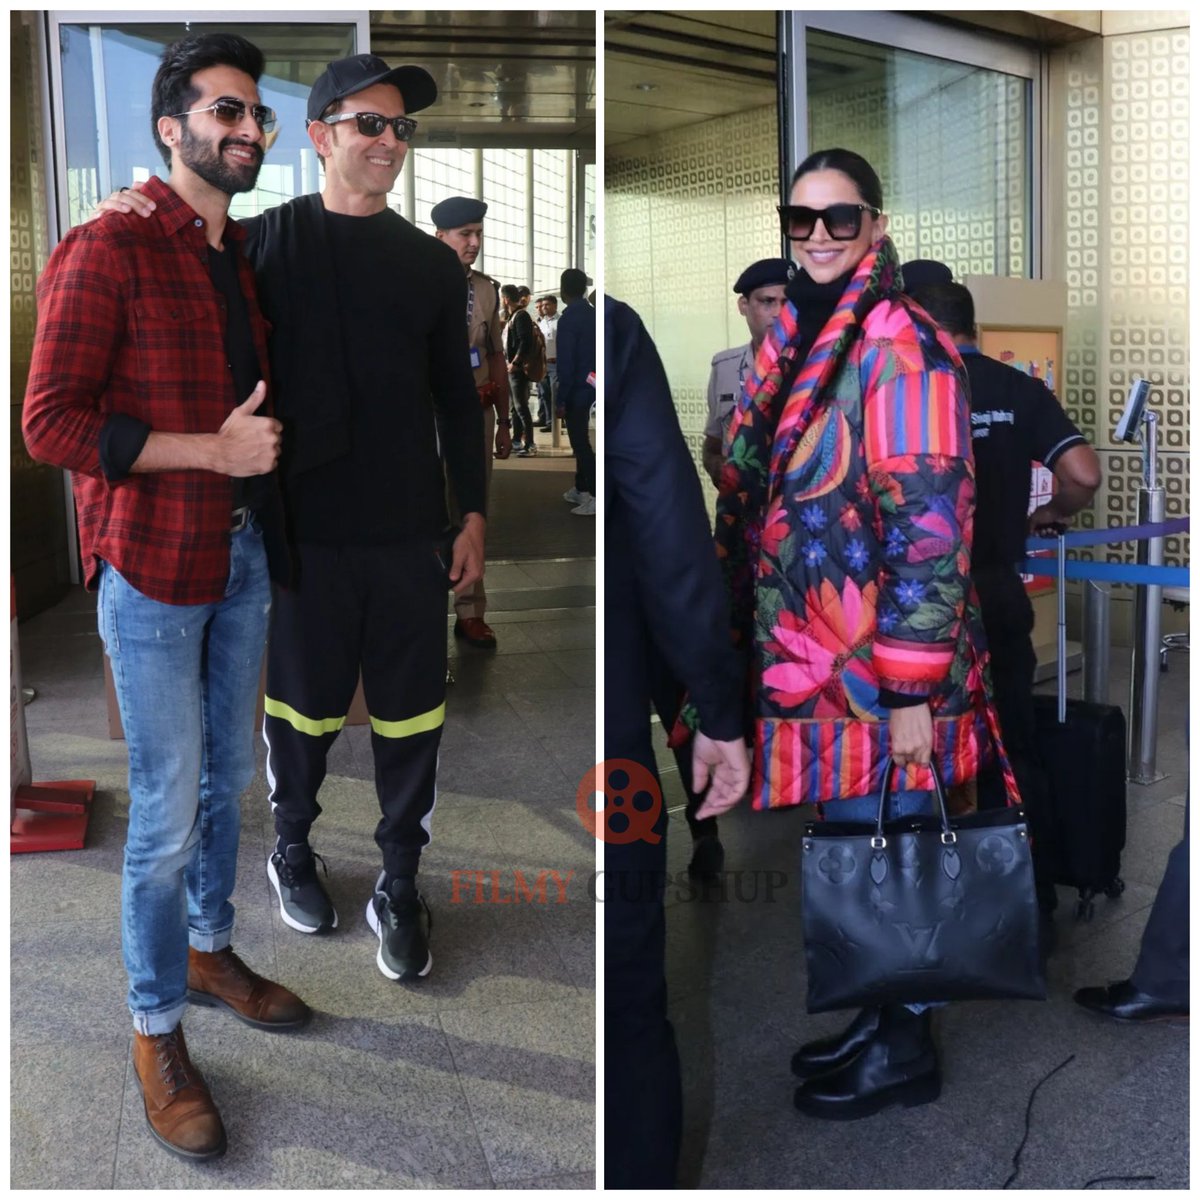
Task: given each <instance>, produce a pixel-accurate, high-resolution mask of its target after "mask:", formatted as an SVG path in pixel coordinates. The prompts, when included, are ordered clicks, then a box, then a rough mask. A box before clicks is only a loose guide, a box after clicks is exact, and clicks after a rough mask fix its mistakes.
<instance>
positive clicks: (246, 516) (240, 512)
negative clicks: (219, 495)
mask: <svg viewBox="0 0 1200 1200" xmlns="http://www.w3.org/2000/svg"><path fill="white" fill-rule="evenodd" d="M253 520H254V509H252V508H251V507H250V506H249V505H248V504H243V505H242V507H241V508H235V509H234V510H233V521H232V523H231V524H230V526H229V532H230V533H241V532H242V530H243V529H245V528H246V526H247V525H249V524H250V522H251V521H253Z"/></svg>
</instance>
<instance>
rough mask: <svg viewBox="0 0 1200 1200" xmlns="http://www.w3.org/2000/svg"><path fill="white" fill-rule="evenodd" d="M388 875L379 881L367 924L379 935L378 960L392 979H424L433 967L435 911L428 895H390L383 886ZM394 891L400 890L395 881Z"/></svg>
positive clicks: (376, 956)
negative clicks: (431, 941) (431, 935)
mask: <svg viewBox="0 0 1200 1200" xmlns="http://www.w3.org/2000/svg"><path fill="white" fill-rule="evenodd" d="M383 885H384V876H383V875H382V874H380V876H379V880H378V882H377V883H376V884H375V894H374V895H373V896H372V897H371V902H370V903H369V904H368V905H367V924H368V925H370V926H371V929H372V931H373V932H374V933H375V935H376V936H377V937H378V938H379V953H378V954H376V955H375V962H376V963H377V964H378V965H379V969H380V970H381V971H382V972H383V973H384V974H385V975H386V976H387V977H388V978H389V979H401V980H412V979H420V978H424V977H425V976H426V975H428V974H429V971H430V968H431V967H432V966H433V955H432V954H430V952H429V931H430V930H431V929H432V928H433V914H432V913H431V912H430V911H429V905H428V904H426V903H425V897H424V896H422V895H421V893H420V892H417V891H415V890H414V891H412V892H411V893H410V895H409V896H390V895H388V893H387V892H384V891H381V890H380V889H381V888H382V887H383ZM392 890H393V892H394V893H396V892H399V890H400V889H398V888H397V887H396V886H395V885H394V884H393V887H392Z"/></svg>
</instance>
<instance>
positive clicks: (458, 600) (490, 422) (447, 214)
mask: <svg viewBox="0 0 1200 1200" xmlns="http://www.w3.org/2000/svg"><path fill="white" fill-rule="evenodd" d="M487 207H488V206H487V205H486V204H485V203H484V202H483V201H482V200H476V199H475V198H474V197H472V196H450V197H449V198H448V199H445V200H442V201H441V202H440V203H438V204H435V205H434V206H433V209H432V210H431V212H430V214H429V215H430V217H431V219H432V220H433V224H434V226H435V227H436V230H437V232H436V235H435V236H436V237H437V238H438V240H439V241H443V242H445V243H446V244H447V245H448V246H449V247H450V248H451V249H452V250H453V251H454V252H455V253H456V254H457V255H458V261H459V262H460V263H462V265H463V270H464V271H466V273H467V344H468V348H469V350H470V354H471V369H472V371H474V373H475V387H476V389H477V390H478V392H479V402H480V404H482V405H483V429H484V435H483V436H484V443H483V444H484V458H485V461H486V463H487V467H486V475H487V483H486V485H485V486H486V488H487V489H489V490H490V488H491V483H492V444H493V441H494V443H495V447H496V457H497V458H507V457H508V456H509V455H510V454H511V453H512V433H511V429H512V421H511V419H510V418H509V415H508V402H509V397H508V372H507V368H506V367H505V363H504V351H503V348H502V344H501V331H500V292H499V285H498V284H497V283H496V281H495V280H494V279H492V278H490V277H489V276H487V275H484V274H482V273H481V272H479V271H476V270H475V269H474V262H475V260H476V259H477V258H478V257H479V251H480V249H481V248H482V246H483V217H484V214H485V213H486V212H487ZM450 500H451V509H452V511H453V509H454V503H453V496H451V497H450ZM454 610H455V615H456V619H455V622H454V636H455V637H458V638H462V639H464V640H465V641H466V642H467V644H468V645H471V646H477V647H478V648H479V649H481V650H494V649H495V648H496V634H495V632H494V631H493V630H492V628H491V626H490V625H488V623H487V622H486V621H485V620H484V614H485V613H486V612H487V595H486V593H485V592H484V587H483V580H482V579H480V580H479V581H478V582H477V583H476V584H475V586H474V588H469V589H468V590H467V591H466V592H465V593H464V594H463V595H461V596H455V598H454Z"/></svg>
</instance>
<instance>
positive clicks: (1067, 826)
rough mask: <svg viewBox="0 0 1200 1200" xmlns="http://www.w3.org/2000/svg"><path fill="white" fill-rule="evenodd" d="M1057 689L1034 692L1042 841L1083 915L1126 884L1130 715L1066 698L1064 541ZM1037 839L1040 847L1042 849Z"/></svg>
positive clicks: (1085, 917)
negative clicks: (1044, 822) (1043, 793)
mask: <svg viewBox="0 0 1200 1200" xmlns="http://www.w3.org/2000/svg"><path fill="white" fill-rule="evenodd" d="M1058 558H1059V572H1058V696H1057V697H1054V696H1035V697H1034V698H1033V704H1034V714H1035V718H1036V721H1037V735H1038V750H1039V752H1040V755H1041V759H1042V766H1043V768H1044V770H1045V773H1046V781H1047V785H1048V786H1047V791H1048V810H1049V811H1048V813H1047V817H1048V824H1049V826H1050V828H1049V829H1048V830H1047V833H1048V834H1049V835H1050V836H1049V838H1048V839H1047V840H1048V844H1047V845H1046V846H1044V847H1043V850H1044V852H1045V853H1046V854H1047V856H1048V857H1049V860H1050V864H1051V871H1050V873H1051V874H1052V877H1053V879H1054V882H1055V883H1060V884H1064V885H1065V886H1067V887H1073V888H1077V889H1078V890H1079V900H1078V903H1077V904H1076V907H1075V916H1076V919H1077V920H1090V919H1091V916H1092V912H1093V907H1094V900H1093V898H1094V897H1095V896H1096V895H1097V894H1098V893H1100V892H1103V893H1104V894H1105V895H1106V896H1109V897H1116V896H1119V895H1120V894H1121V893H1122V892H1123V891H1124V890H1125V883H1124V881H1123V880H1122V879H1121V875H1120V872H1121V851H1122V850H1123V849H1124V848H1125V714H1124V713H1122V712H1121V710H1120V709H1119V708H1117V707H1115V706H1114V705H1111V704H1092V703H1089V702H1088V701H1086V700H1067V699H1065V697H1066V694H1067V623H1066V592H1065V587H1064V584H1065V582H1066V579H1065V563H1066V543H1065V542H1064V540H1063V539H1062V538H1061V537H1060V538H1059V541H1058ZM1037 849H1038V847H1037V846H1036V845H1035V847H1034V850H1035V853H1036V852H1037Z"/></svg>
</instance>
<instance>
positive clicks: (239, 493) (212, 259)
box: [208, 242, 266, 510]
mask: <svg viewBox="0 0 1200 1200" xmlns="http://www.w3.org/2000/svg"><path fill="white" fill-rule="evenodd" d="M235 253H236V252H235V250H234V248H233V246H232V244H230V243H228V242H227V243H226V244H225V249H224V250H216V249H214V248H213V247H212V246H209V248H208V274H209V277H210V278H211V279H212V281H213V287H215V288H216V289H217V291H218V292H220V293H221V298H222V300H223V302H224V308H225V356H226V358H227V359H228V360H229V369H230V371H232V372H233V391H234V395H235V396H236V397H237V402H238V404H242V403H244V402H245V401H246V400H248V399H249V397H250V393H251V392H252V391H254V385H255V384H256V383H258V381H259V380H260V379H261V378H262V368H261V367H260V366H259V363H258V352H257V351H256V350H255V349H254V334H253V333H252V332H251V329H250V313H249V312H248V311H247V309H246V297H245V296H244V295H242V287H241V284H240V283H239V282H238V274H237V260H236V258H235V257H234V255H235ZM265 486H266V483H265V481H264V479H263V476H261V475H256V476H253V477H252V478H249V479H234V480H233V507H234V508H241V507H242V506H243V505H246V504H248V505H249V506H250V507H251V508H253V509H255V510H258V509H260V508H261V507H262V494H263V488H264V487H265ZM256 502H257V503H256Z"/></svg>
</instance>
